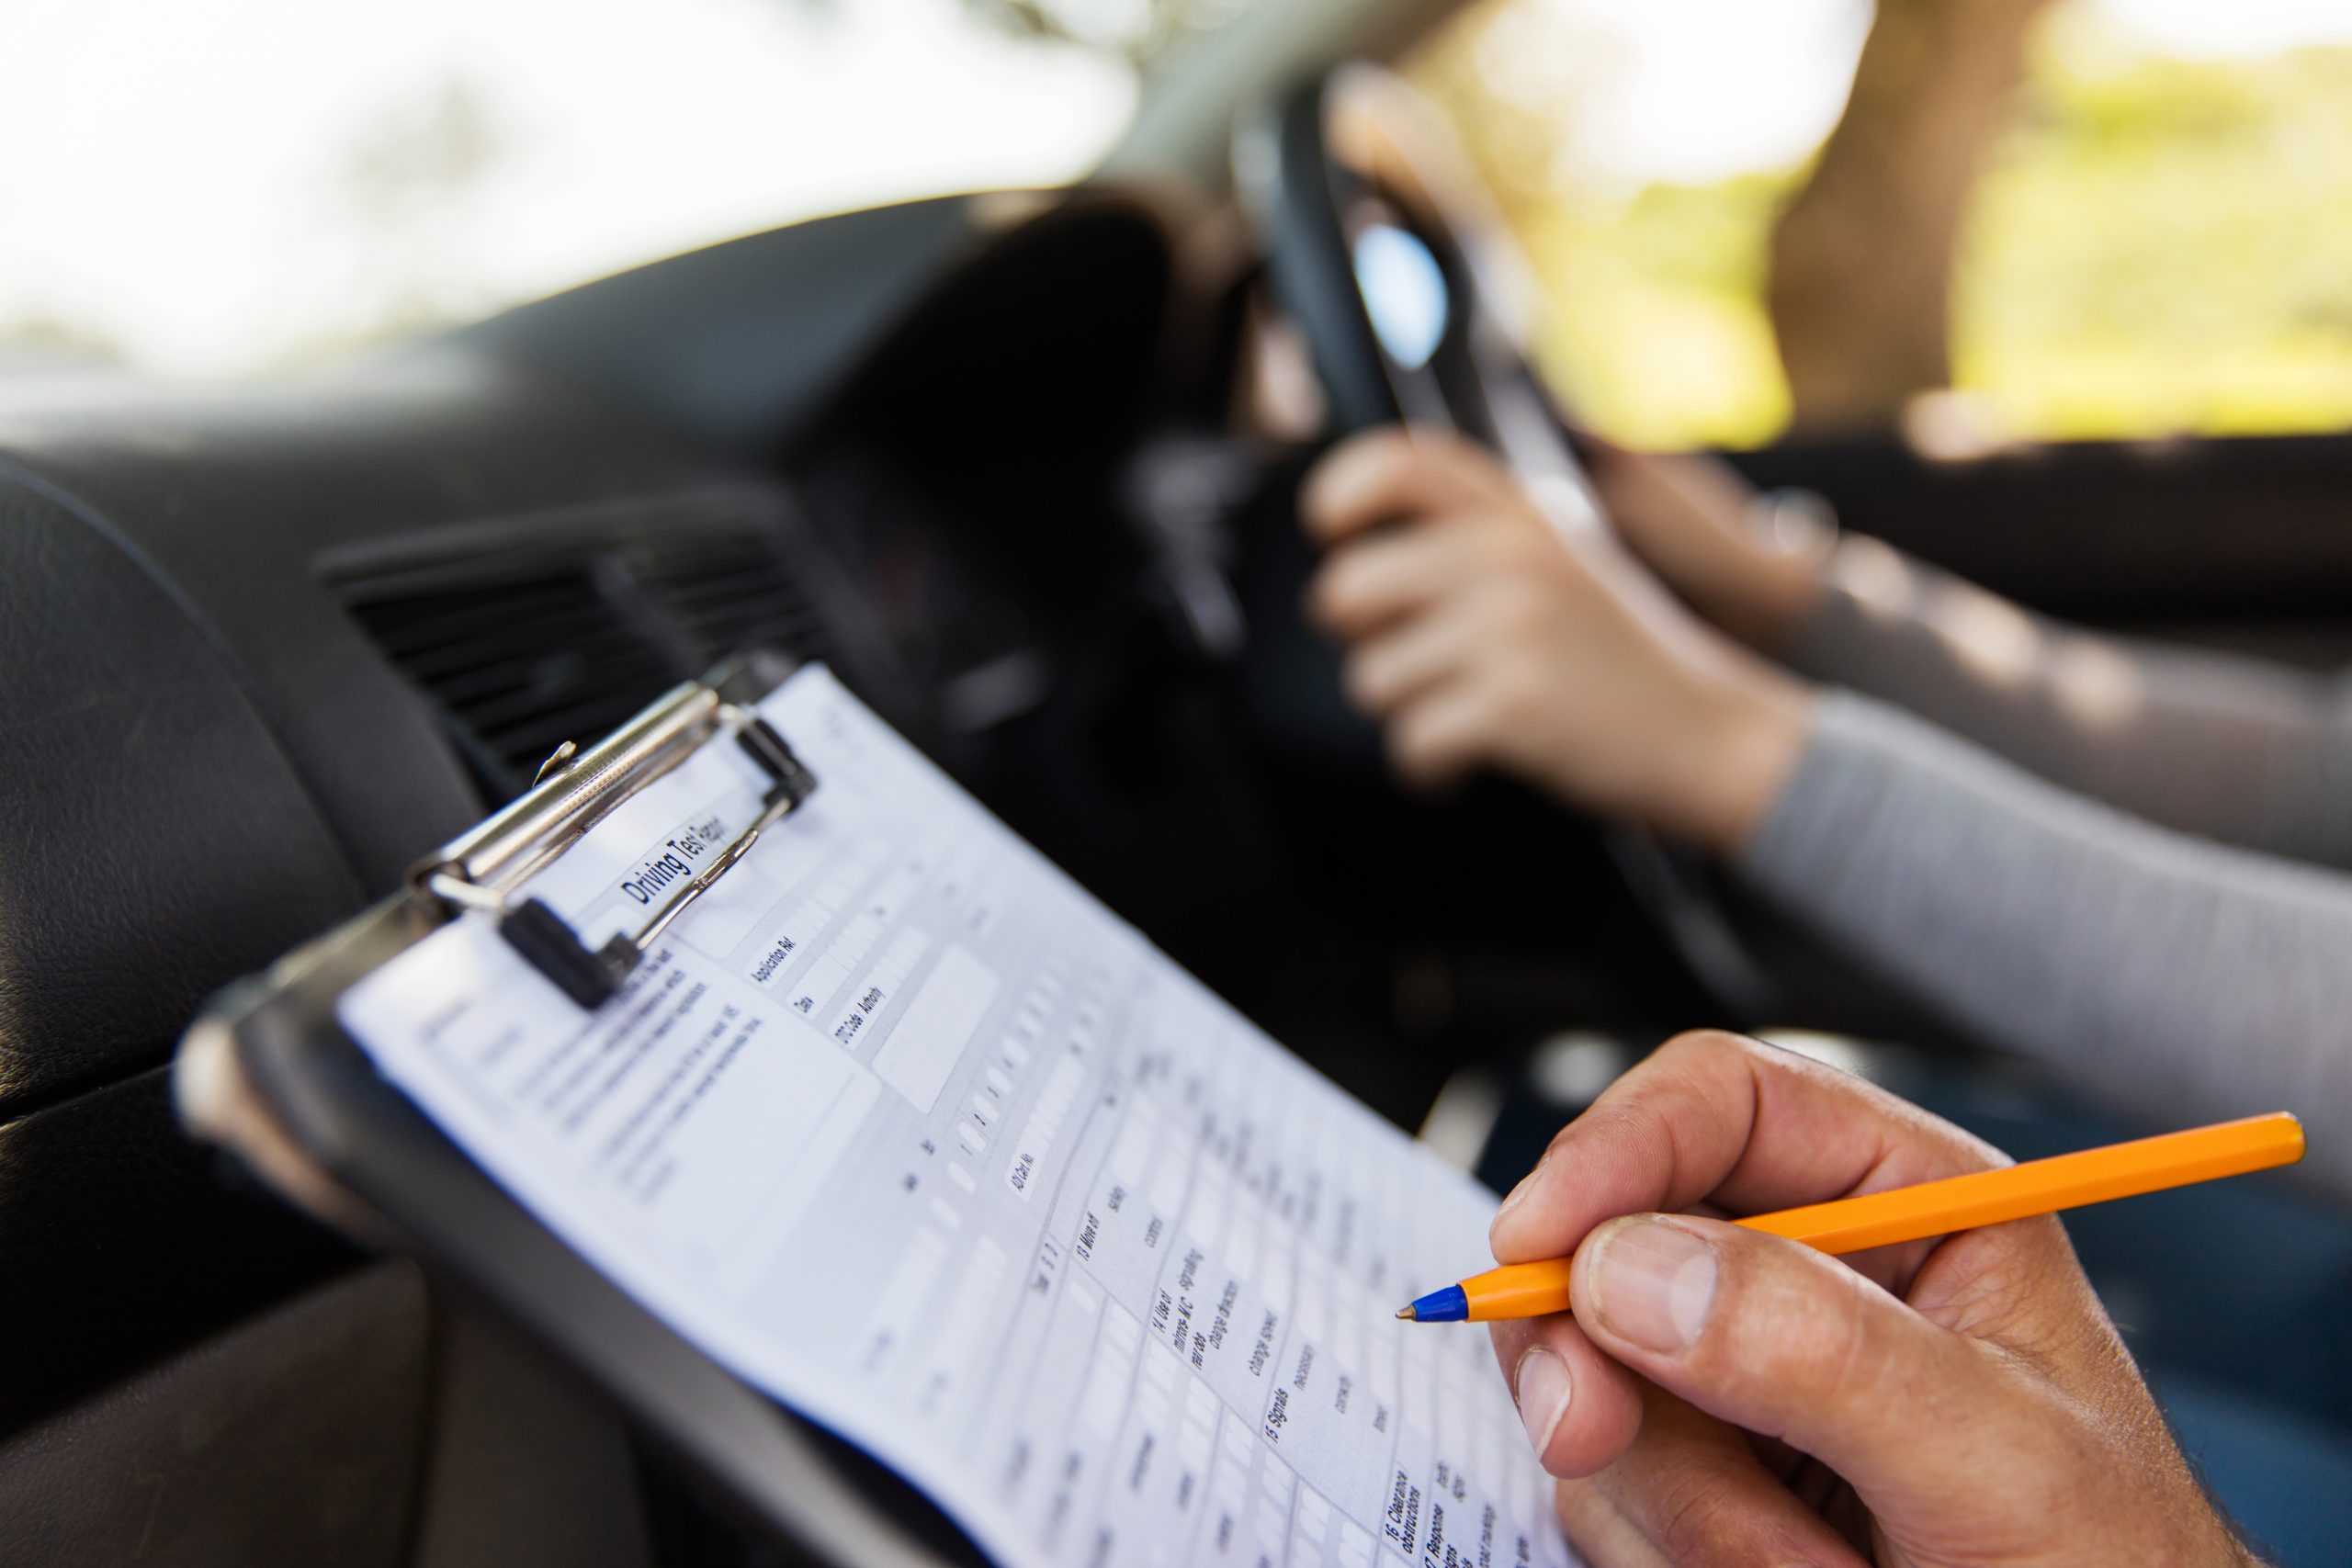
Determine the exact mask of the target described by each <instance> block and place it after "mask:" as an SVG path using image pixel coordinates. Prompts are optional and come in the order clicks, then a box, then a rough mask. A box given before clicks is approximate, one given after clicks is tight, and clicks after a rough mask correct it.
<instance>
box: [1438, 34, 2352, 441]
mask: <svg viewBox="0 0 2352 1568" xmlns="http://www.w3.org/2000/svg"><path fill="white" fill-rule="evenodd" d="M1874 24H1875V27H1876V32H1875V33H1873V25H1874ZM1866 38H1868V39H1870V48H1869V49H1868V51H1865V48H1864V40H1865V39H1866ZM1858 61H1859V62H1860V76H1859V78H1858V76H1857V72H1856V67H1857V62H1858ZM1410 70H1411V73H1412V74H1413V75H1414V76H1415V77H1416V78H1417V79H1418V80H1419V83H1420V85H1422V86H1423V87H1424V88H1425V89H1427V90H1429V91H1430V92H1431V93H1433V94H1434V95H1435V96H1437V97H1438V98H1439V99H1440V100H1441V101H1442V103H1443V104H1444V105H1445V107H1447V108H1448V109H1449V110H1450V111H1451V112H1452V115H1453V118H1454V120H1455V123H1456V125H1457V128H1458V129H1459V130H1461V132H1462V135H1463V138H1464V141H1465V143H1466V144H1467V146H1468V148H1469V151H1470V152H1471V153H1472V155H1473V157H1474V158H1475V160H1476V163H1477V164H1478V165H1479V167H1480V168H1481V169H1482V170H1483V172H1484V173H1485V175H1487V178H1488V179H1489V180H1490V181H1491V182H1492V183H1493V185H1494V186H1495V188H1496V190H1497V192H1498V194H1499V195H1500V197H1501V198H1502V202H1503V206H1504V209H1505V213H1506V216H1507V217H1508V218H1509V219H1510V221H1511V224H1512V226H1513V227H1514V228H1515V229H1516V230H1517V231H1518V233H1519V237H1520V239H1521V243H1522V245H1523V246H1524V248H1525V249H1526V250H1527V252H1528V253H1529V255H1530V257H1531V259H1532V261H1533V263H1534V265H1535V268H1536V270H1537V275H1538V276H1539V278H1540V280H1541V281H1542V283H1543V285H1544V289H1545V292H1546V294H1547V295H1548V300H1547V304H1548V306H1549V310H1548V312H1547V315H1548V321H1547V323H1546V328H1545V333H1544V343H1543V356H1544V360H1545V362H1546V370H1547V373H1549V374H1551V375H1552V376H1554V377H1555V378H1557V379H1558V380H1560V381H1561V382H1563V383H1564V384H1565V386H1566V390H1567V391H1568V392H1569V394H1570V396H1571V397H1572V398H1573V399H1574V400H1575V401H1576V403H1577V406H1578V408H1579V409H1580V410H1581V411H1582V412H1583V413H1584V414H1585V416H1586V417H1588V418H1589V419H1590V420H1591V421H1592V422H1593V423H1596V424H1598V425H1600V427H1601V428H1603V429H1604V430H1607V431H1609V432H1610V433H1611V434H1616V435H1618V436H1620V437H1621V438H1624V439H1628V440H1634V441H1640V442H1647V443H1652V444H1657V445H1668V446H1673V445H1685V444H1720V445H1729V446H1748V445H1754V444H1758V443H1760V442H1764V441H1768V440H1770V439H1772V438H1773V437H1775V436H1777V435H1780V434H1784V433H1785V432H1786V431H1787V430H1788V429H1789V428H1790V426H1791V423H1792V420H1793V421H1794V422H1795V423H1797V424H1799V425H1801V426H1807V427H1811V428H1814V429H1816V430H1823V431H1834V430H1836V429H1837V428H1838V427H1840V426H1845V425H1852V424H1862V423H1883V422H1884V421H1885V420H1887V419H1888V418H1890V417H1899V414H1900V405H1901V404H1902V403H1904V401H1905V400H1907V399H1909V398H1910V397H1911V396H1912V395H1913V394H1916V393H1917V392H1920V391H1923V390H1928V389H1932V388H1936V387H1939V386H1949V387H1951V388H1953V389H1956V390H1957V392H1958V393H1959V394H1960V400H1961V402H1962V405H1963V407H1962V409H1961V410H1960V411H1958V412H1961V413H1962V415H1963V417H1965V418H1966V419H1967V420H1968V422H1969V423H1972V424H1973V425H1975V426H1976V427H1977V428H1979V429H1980V430H1983V431H1985V432H1987V433H1988V434H2012V435H2018V436H2028V437H2041V438H2062V437H2087V436H2140V435H2155V434H2170V433H2179V432H2195V433H2200V434H2246V433H2255V432H2287V431H2312V430H2329V429H2338V428H2342V427H2344V426H2346V425H2352V5H2346V4H2345V3H2344V0H2231V3H2229V4H2217V3H2214V0H2056V3H2055V4H2049V3H2045V0H1883V4H1882V5H1880V6H1877V7H1876V8H1875V9H1874V8H1873V7H1872V6H1871V5H1870V4H1869V0H1770V3H1769V4H1766V3H1755V4H1751V3H1747V0H1485V3H1484V4H1479V5H1476V6H1473V7H1472V8H1470V9H1468V10H1467V11H1465V12H1464V14H1463V15H1462V17H1460V18H1459V19H1458V20H1456V21H1455V22H1454V23H1453V24H1452V25H1450V26H1449V27H1448V28H1446V29H1445V30H1444V31H1443V32H1442V35H1440V36H1439V37H1437V38H1435V39H1432V40H1431V42H1430V46H1429V47H1428V48H1426V49H1425V50H1424V51H1422V52H1421V54H1420V55H1419V59H1418V61H1417V62H1415V63H1414V64H1413V65H1412V66H1411V67H1410ZM1849 91H1850V92H1851V95H1852V99H1853V102H1852V107H1851V108H1850V109H1849V107H1848V98H1849ZM1841 116H1843V117H1844V118H1845V120H1846V123H1845V124H1844V125H1843V126H1842V127H1840V125H1839V121H1840V118H1841ZM1833 130H1834V131H1835V132H1836V135H1835V137H1834V138H1833V136H1832V133H1833ZM1825 141H1827V142H1828V146H1827V147H1826V149H1825V145H1824V143H1825ZM1816 172H1817V177H1816ZM1947 268H1948V271H1949V276H1948V278H1947V277H1946V276H1945V274H1946V270H1947ZM1947 285H1948V288H1947ZM1947 298H1948V301H1949V312H1948V316H1947V313H1946V300H1947ZM1792 390H1793V394H1794V395H1793V397H1792ZM1949 401H1950V400H1946V402H1947V403H1949ZM1944 412H1947V413H1950V412H1954V411H1952V410H1951V409H1950V408H1949V407H1947V408H1946V409H1945V410H1944Z"/></svg>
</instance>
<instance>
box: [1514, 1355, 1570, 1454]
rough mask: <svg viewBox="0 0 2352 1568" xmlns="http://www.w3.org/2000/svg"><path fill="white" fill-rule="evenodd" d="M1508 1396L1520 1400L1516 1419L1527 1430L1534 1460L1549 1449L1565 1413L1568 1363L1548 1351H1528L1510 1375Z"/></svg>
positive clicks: (1566, 1407) (1566, 1406)
mask: <svg viewBox="0 0 2352 1568" xmlns="http://www.w3.org/2000/svg"><path fill="white" fill-rule="evenodd" d="M1510 1386H1511V1396H1512V1397H1513V1398H1514V1399H1517V1400H1518V1401H1519V1418H1520V1420H1521V1421H1522V1422H1524V1423H1525V1424H1526V1427H1527V1440H1528V1441H1529V1442H1531V1443H1533V1444H1534V1445H1535V1457H1536V1458H1537V1459H1542V1458H1543V1457H1544V1450H1546V1449H1548V1448H1550V1447H1551V1446H1552V1434H1553V1433H1555V1432H1556V1431H1558V1430H1559V1429H1560V1417H1561V1416H1566V1414H1567V1413H1568V1364H1567V1363H1566V1361H1563V1360H1562V1359H1560V1358H1559V1357H1557V1356H1555V1355H1554V1354H1553V1353H1552V1352H1551V1351H1549V1350H1541V1349H1538V1350H1530V1351H1529V1352H1527V1354H1526V1355H1524V1356H1521V1358H1520V1359H1519V1365H1518V1367H1517V1368H1515V1369H1514V1370H1513V1371H1512V1372H1511V1379H1510Z"/></svg>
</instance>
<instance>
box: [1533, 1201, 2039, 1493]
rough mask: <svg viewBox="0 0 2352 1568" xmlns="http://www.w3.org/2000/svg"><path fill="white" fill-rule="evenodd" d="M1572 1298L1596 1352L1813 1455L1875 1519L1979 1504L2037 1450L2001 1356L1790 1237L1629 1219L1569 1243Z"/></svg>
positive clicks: (1679, 1219) (2029, 1407) (1681, 1221)
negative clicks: (1573, 1248) (1574, 1245)
mask: <svg viewBox="0 0 2352 1568" xmlns="http://www.w3.org/2000/svg"><path fill="white" fill-rule="evenodd" d="M1570 1290H1571V1292H1572V1294H1573V1298H1574V1300H1575V1303H1576V1308H1575V1310H1576V1315H1577V1325H1578V1326H1580V1327H1581V1328H1583V1330H1584V1331H1585V1333H1586V1335H1587V1336H1588V1337H1589V1338H1590V1339H1591V1341H1592V1342H1593V1344H1594V1345H1596V1346H1598V1347H1599V1348H1600V1349H1602V1350H1604V1351H1606V1352H1607V1353H1608V1354H1609V1355H1611V1357H1614V1358H1615V1359H1618V1360H1620V1361H1623V1363H1624V1364H1625V1365H1627V1366H1629V1367H1631V1368H1633V1369H1634V1371H1637V1372H1640V1373H1641V1374H1642V1375H1643V1376H1645V1377H1646V1378H1648V1379H1649V1380H1650V1381H1651V1382H1655V1383H1657V1385H1658V1386H1660V1387H1661V1388H1664V1389H1666V1390H1667V1391H1668V1393H1674V1394H1676V1395H1678V1396H1679V1397H1680V1398H1682V1399H1684V1400H1686V1401H1688V1402H1689V1403H1691V1404H1694V1405H1697V1406H1698V1407H1699V1408H1700V1409H1702V1410H1704V1411H1706V1412H1707V1413H1709V1414H1710V1415H1713V1416H1718V1417H1720V1418H1721V1419H1723V1420H1725V1421H1729V1422H1731V1423H1732V1424H1733V1425H1735V1426H1737V1427H1746V1428H1747V1430H1749V1431H1751V1432H1757V1433H1759V1434H1763V1435H1766V1436H1770V1437H1775V1438H1781V1439H1783V1440H1785V1441H1786V1442H1788V1443H1789V1444H1790V1445H1791V1446H1792V1447H1794V1448H1796V1449H1799V1450H1803V1451H1804V1452H1805V1453H1808V1454H1810V1455H1812V1456H1813V1457H1814V1458H1815V1459H1817V1460H1819V1461H1822V1462H1823V1463H1825V1464H1826V1465H1828V1466H1829V1467H1830V1468H1831V1469H1833V1470H1835V1471H1837V1472H1838V1473H1839V1474H1840V1475H1842V1476H1844V1477H1845V1479H1846V1480H1847V1481H1849V1482H1850V1483H1852V1484H1853V1485H1854V1487H1855V1488H1856V1490H1857V1491H1859V1492H1860V1493H1861V1494H1862V1495H1863V1497H1864V1498H1865V1499H1866V1500H1868V1501H1869V1502H1870V1503H1871V1506H1872V1507H1873V1508H1874V1509H1876V1510H1877V1511H1879V1513H1880V1514H1881V1515H1882V1517H1884V1516H1885V1515H1887V1514H1888V1513H1890V1512H1894V1513H1897V1514H1900V1513H1903V1512H1905V1511H1907V1510H1911V1509H1916V1508H1919V1507H1926V1508H1928V1509H1931V1510H1932V1509H1934V1508H1935V1507H1936V1506H1938V1505H1939V1504H1942V1505H1951V1504H1955V1503H1957V1504H1960V1505H1961V1506H1966V1505H1965V1499H1966V1498H1967V1497H1972V1496H1973V1497H1974V1498H1976V1499H1978V1500H1979V1501H1981V1500H1982V1498H1983V1497H1984V1496H1985V1495H1988V1493H1987V1491H1986V1486H1987V1483H1988V1482H1992V1481H1994V1480H1995V1479H1996V1477H1998V1476H1999V1475H2001V1474H2003V1473H2005V1472H2007V1471H2008V1470H2009V1469H2010V1468H2011V1467H2013V1466H2014V1465H2016V1464H2018V1462H2020V1461H2027V1462H2030V1455H2031V1453H2032V1452H2033V1450H2035V1449H2036V1448H2037V1447H2039V1446H2040V1445H2038V1444H2036V1443H2035V1442H2033V1441H2032V1440H2030V1439H2031V1438H2032V1436H2033V1434H2032V1433H2031V1432H2030V1431H2022V1430H2019V1428H2020V1427H2026V1426H2030V1423H2031V1419H2032V1417H2031V1412H2033V1411H2034V1410H2035V1409H2037V1408H2038V1404H2037V1402H2035V1401H2033V1400H2030V1399H2020V1398H2018V1393H2019V1392H2020V1391H2019V1389H2018V1387H2017V1386H2016V1377H2017V1374H2016V1373H2015V1372H2014V1371H2013V1370H2012V1368H2011V1367H2010V1365H2009V1364H2008V1363H2007V1360H2006V1359H2005V1358H2003V1357H2001V1356H1999V1355H1997V1354H1996V1353H1994V1352H1993V1350H1992V1348H1991V1347H1988V1346H1986V1345H1984V1344H1982V1343H1980V1342H1978V1341H1976V1340H1973V1339H1971V1338H1968V1337H1964V1336H1962V1335H1960V1334H1957V1333H1954V1332H1952V1331H1951V1330H1950V1329H1947V1328H1943V1327H1940V1326H1939V1325H1935V1324H1932V1323H1929V1322H1928V1320H1927V1319H1925V1318H1923V1317H1921V1316H1920V1315H1919V1314H1917V1313H1915V1312H1914V1311H1912V1310H1911V1309H1910V1308H1909V1307H1907V1306H1905V1304H1904V1303H1902V1302H1900V1301H1897V1300H1896V1299H1895V1298H1894V1297H1893V1296H1891V1295H1889V1294H1888V1293H1887V1292H1885V1291H1883V1290H1882V1289H1880V1288H1879V1287H1878V1286H1877V1285H1875V1284H1873V1283H1871V1281H1870V1280H1866V1279H1864V1278H1863V1277H1862V1276H1861V1275H1860V1274H1858V1273H1856V1272H1855V1271H1854V1270H1853V1269H1849V1268H1847V1267H1846V1266H1844V1265H1843V1264H1841V1263H1839V1262H1838V1261H1837V1260H1836V1259H1835V1258H1828V1257H1825V1256H1824V1255H1822V1254H1820V1253H1818V1252H1815V1251H1814V1250H1812V1249H1811V1248H1809V1247H1803V1246H1800V1245H1798V1244H1797V1243H1795V1242H1791V1241H1784V1240H1781V1239H1780V1238H1778V1237H1775V1236H1768V1235H1758V1234H1757V1233H1755V1232H1753V1231H1748V1230H1744V1229H1742V1228H1740V1227H1738V1226H1736V1225H1732V1224H1724V1223H1723V1222H1721V1221H1717V1220H1706V1219H1700V1218H1697V1217H1694V1216H1686V1215H1672V1216H1668V1215H1660V1214H1633V1215H1628V1216H1626V1217H1625V1218H1623V1219H1618V1220H1612V1221H1611V1222H1610V1223H1609V1224H1605V1225H1602V1226H1601V1227H1600V1228H1599V1229H1598V1230H1596V1231H1594V1232H1593V1233H1592V1235H1591V1236H1590V1237H1589V1239H1587V1241H1586V1242H1585V1243H1584V1245H1583V1246H1582V1247H1579V1248H1578V1249H1577V1256H1576V1263H1575V1269H1574V1272H1573V1275H1572V1277H1571V1283H1570ZM1963 1488H1964V1490H1963Z"/></svg>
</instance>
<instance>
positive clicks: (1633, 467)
mask: <svg viewBox="0 0 2352 1568" xmlns="http://www.w3.org/2000/svg"><path fill="white" fill-rule="evenodd" d="M1579 445H1580V446H1582V448H1583V450H1584V455H1585V459H1586V467H1587V469H1588V471H1589V473H1590V475H1591V478H1592V484H1593V489H1594V490H1595V491H1598V492H1599V494H1600V504H1601V509H1602V510H1603V511H1604V512H1606V513H1608V515H1609V520H1610V522H1611V524H1613V525H1615V526H1616V529H1617V533H1618V536H1620V537H1621V538H1623V540H1624V542H1625V545H1626V547H1628V548H1629V549H1631V550H1632V551H1633V552H1634V554H1635V555H1637V556H1639V557H1640V558H1641V559H1642V562H1643V564H1644V565H1645V566H1647V567H1648V568H1649V569H1650V570H1652V571H1654V572H1656V573H1657V575H1658V576H1659V577H1661V578H1663V579H1664V580H1665V581H1666V583H1667V585H1668V587H1670V588H1672V589H1673V590H1674V591H1675V592H1677V593H1678V594H1680V595H1681V596H1682V599H1683V600H1684V602H1685V603H1687V604H1690V605H1691V608H1692V609H1695V610H1697V611H1698V612H1699V613H1700V614H1701V615H1704V616H1705V617H1706V618H1707V619H1708V620H1709V621H1711V622H1713V624H1714V625H1716V626H1720V627H1721V628H1723V629H1724V631H1727V632H1729V633H1730V634H1731V635H1732V636H1734V637H1738V638H1739V639H1740V640H1741V641H1742V642H1745V643H1747V645H1748V646H1749V647H1751V648H1755V649H1762V650H1763V651H1764V652H1767V653H1774V654H1777V653H1781V652H1784V651H1786V650H1787V649H1788V648H1789V647H1790V645H1792V643H1794V642H1795V641H1796V639H1797V637H1798V634H1799V633H1801V632H1802V631H1803V630H1804V626H1805V623H1806V622H1807V621H1808V620H1810V619H1811V618H1812V616H1813V614H1814V611H1815V609H1816V608H1817V607H1818V606H1819V604H1820V603H1821V597H1822V593H1823V592H1824V591H1825V589H1826V585H1827V581H1828V563H1829V554H1830V549H1829V547H1830V546H1831V545H1833V544H1834V543H1835V542H1836V537H1835V536H1836V532H1837V531H1836V529H1835V528H1834V527H1832V528H1827V529H1818V528H1816V529H1814V530H1804V531H1799V532H1798V533H1797V534H1796V535H1795V536H1784V531H1782V530H1778V529H1775V528H1774V527H1773V526H1771V525H1770V524H1769V523H1768V521H1767V519H1766V516H1765V513H1764V512H1763V511H1762V510H1761V509H1759V507H1758V499H1759V498H1758V495H1757V492H1756V490H1755V487H1753V486H1751V485H1750V484H1749V483H1748V482H1747V480H1746V479H1742V478H1740V476H1739V475H1738V474H1737V473H1736V472H1734V471H1733V470H1732V468H1731V467H1730V466H1729V465H1728V464H1726V463H1724V462H1723V461H1721V460H1720V459H1718V458H1714V457H1701V456H1698V455H1695V454H1662V453H1649V452H1634V451H1631V450H1628V449H1627V448H1625V447H1622V446H1612V445H1611V444H1610V443H1608V442H1606V441H1602V440H1600V438H1598V437H1596V436H1592V435H1586V436H1584V437H1583V438H1582V439H1581V441H1580V442H1579Z"/></svg>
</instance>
